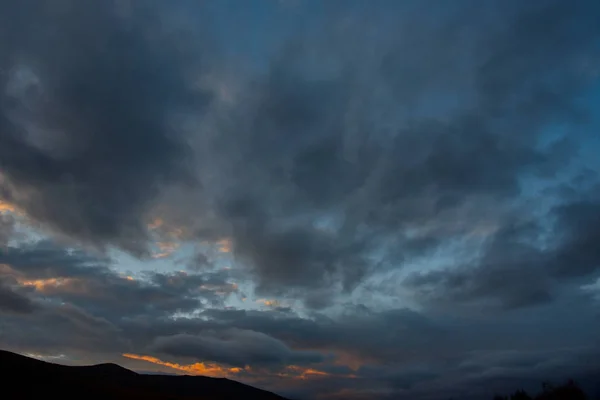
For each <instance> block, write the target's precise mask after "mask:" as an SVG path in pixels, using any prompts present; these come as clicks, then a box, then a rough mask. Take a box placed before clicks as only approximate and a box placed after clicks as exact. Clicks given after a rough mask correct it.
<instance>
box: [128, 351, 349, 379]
mask: <svg viewBox="0 0 600 400" xmlns="http://www.w3.org/2000/svg"><path fill="white" fill-rule="evenodd" d="M123 357H126V358H129V359H132V360H140V361H146V362H149V363H152V364H155V365H159V366H163V367H167V368H171V369H174V370H176V371H180V372H183V373H185V374H189V375H203V376H211V377H214V378H226V377H232V376H236V375H238V376H239V374H241V373H244V376H245V377H246V378H252V376H254V377H261V378H265V377H276V378H287V379H292V380H308V379H318V378H327V377H345V378H356V376H355V375H335V374H330V373H328V372H325V371H320V370H318V369H314V368H304V367H300V366H297V365H288V366H286V367H283V368H282V369H281V370H279V371H278V372H273V371H266V370H262V369H254V368H252V367H249V366H246V367H245V368H238V367H226V366H223V365H219V364H216V363H203V362H199V363H194V364H177V363H172V362H167V361H163V360H161V359H160V358H157V357H153V356H147V355H139V354H131V353H124V354H123Z"/></svg>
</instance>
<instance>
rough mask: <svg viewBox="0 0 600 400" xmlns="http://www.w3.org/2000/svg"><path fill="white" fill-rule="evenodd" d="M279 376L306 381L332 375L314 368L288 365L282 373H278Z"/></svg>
mask: <svg viewBox="0 0 600 400" xmlns="http://www.w3.org/2000/svg"><path fill="white" fill-rule="evenodd" d="M277 376H281V377H284V378H293V379H302V380H305V379H310V378H323V377H329V376H331V374H329V373H327V372H324V371H319V370H317V369H313V368H303V367H299V366H297V365H288V366H287V367H285V368H284V370H283V371H282V372H280V373H278V374H277Z"/></svg>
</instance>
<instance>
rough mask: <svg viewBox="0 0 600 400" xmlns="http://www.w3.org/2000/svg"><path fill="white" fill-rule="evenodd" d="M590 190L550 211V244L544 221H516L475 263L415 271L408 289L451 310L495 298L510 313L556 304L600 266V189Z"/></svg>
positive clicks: (490, 241) (494, 238) (499, 233)
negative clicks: (461, 304)
mask: <svg viewBox="0 0 600 400" xmlns="http://www.w3.org/2000/svg"><path fill="white" fill-rule="evenodd" d="M590 192H591V193H590V194H587V195H580V196H579V198H577V199H570V200H569V201H567V202H565V203H563V204H561V205H558V206H556V207H553V208H552V209H551V210H550V211H549V213H548V215H547V218H548V220H550V221H553V224H554V226H553V227H552V228H551V229H552V234H553V235H552V239H551V240H550V241H548V242H545V243H543V244H540V238H542V237H543V236H544V235H547V232H548V231H547V229H548V228H544V227H542V226H541V225H540V223H538V222H534V221H526V220H524V221H520V222H516V223H515V222H514V221H513V223H512V224H510V223H507V225H506V226H504V227H503V228H502V229H500V230H498V231H497V232H496V233H495V234H493V235H492V236H491V237H489V238H488V241H487V243H486V244H485V245H484V246H483V251H482V255H481V257H479V258H478V259H477V261H476V262H475V263H474V264H467V265H463V266H453V268H447V269H444V270H436V271H430V272H425V273H414V274H412V275H411V276H409V277H408V278H407V279H406V280H405V282H404V285H405V287H407V288H409V289H413V290H416V294H417V296H418V297H419V298H421V299H422V300H426V301H434V302H437V303H439V304H443V303H445V305H446V306H447V307H452V306H453V304H455V303H463V302H478V301H488V300H491V301H492V302H493V305H496V306H498V305H499V306H501V307H504V308H508V309H512V308H519V307H526V306H533V305H536V304H541V303H546V302H549V301H552V300H555V298H556V297H557V296H559V295H561V294H562V293H563V292H564V290H565V289H568V287H569V285H572V286H575V285H577V284H578V283H579V285H581V284H582V283H583V282H585V281H583V280H581V278H585V277H590V276H593V274H594V273H596V272H597V271H598V268H600V252H599V251H598V246H597V245H596V243H597V242H598V240H599V239H600V230H599V229H598V219H599V216H600V201H599V200H598V197H597V193H596V192H597V190H595V191H594V190H591V191H590ZM449 300H450V301H451V302H450V303H448V301H449Z"/></svg>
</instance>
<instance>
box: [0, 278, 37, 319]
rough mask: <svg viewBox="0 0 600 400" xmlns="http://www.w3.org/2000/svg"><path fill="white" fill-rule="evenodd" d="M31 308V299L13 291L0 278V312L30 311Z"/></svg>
mask: <svg viewBox="0 0 600 400" xmlns="http://www.w3.org/2000/svg"><path fill="white" fill-rule="evenodd" d="M33 310H34V304H33V302H32V301H31V299H29V298H28V297H26V296H24V295H22V294H20V293H17V292H15V291H14V290H13V289H12V288H10V287H9V286H8V285H6V284H5V282H4V281H3V280H2V279H0V312H9V313H11V312H12V313H30V312H32V311H33Z"/></svg>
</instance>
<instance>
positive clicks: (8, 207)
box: [0, 200, 17, 213]
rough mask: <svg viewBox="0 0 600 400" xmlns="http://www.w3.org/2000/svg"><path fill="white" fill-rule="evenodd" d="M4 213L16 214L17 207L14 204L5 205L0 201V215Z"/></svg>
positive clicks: (5, 203)
mask: <svg viewBox="0 0 600 400" xmlns="http://www.w3.org/2000/svg"><path fill="white" fill-rule="evenodd" d="M4 212H12V213H14V212H17V207H15V205H14V204H10V203H7V202H5V201H2V200H0V213H4Z"/></svg>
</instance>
